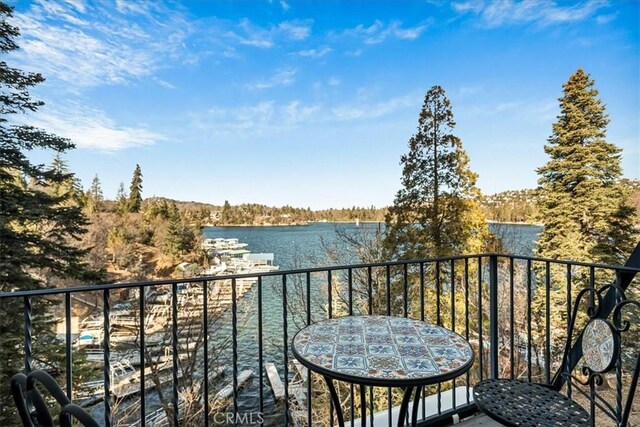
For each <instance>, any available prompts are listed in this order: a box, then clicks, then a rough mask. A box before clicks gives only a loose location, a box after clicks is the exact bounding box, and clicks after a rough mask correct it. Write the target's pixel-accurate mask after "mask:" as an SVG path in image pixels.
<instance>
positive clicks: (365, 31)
mask: <svg viewBox="0 0 640 427" xmlns="http://www.w3.org/2000/svg"><path fill="white" fill-rule="evenodd" d="M427 27H428V23H427V22H426V21H425V22H423V23H421V24H420V25H417V26H415V27H406V28H404V27H402V24H401V23H400V22H398V21H392V22H391V23H389V24H385V23H383V22H382V21H380V20H375V21H374V23H373V24H371V25H369V26H365V25H363V24H360V25H358V26H356V27H355V28H351V29H348V30H345V31H344V32H343V35H345V36H348V37H356V38H360V39H362V40H363V41H364V43H366V44H378V43H382V42H384V41H385V40H387V39H396V40H415V39H417V38H418V37H420V36H421V35H422V33H423V32H424V31H425V30H426V29H427Z"/></svg>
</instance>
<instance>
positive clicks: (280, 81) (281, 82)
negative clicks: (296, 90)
mask: <svg viewBox="0 0 640 427" xmlns="http://www.w3.org/2000/svg"><path fill="white" fill-rule="evenodd" d="M295 75H296V70H295V69H283V70H278V71H276V72H275V74H273V75H272V76H271V77H269V78H268V79H266V80H262V81H259V82H256V83H252V84H248V85H246V87H247V89H252V90H259V89H269V88H272V87H274V86H290V85H291V84H293V82H294V81H295Z"/></svg>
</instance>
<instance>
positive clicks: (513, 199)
mask: <svg viewBox="0 0 640 427" xmlns="http://www.w3.org/2000/svg"><path fill="white" fill-rule="evenodd" d="M536 198H537V195H536V190H531V189H526V190H510V191H502V192H500V193H496V194H492V195H489V196H482V199H481V200H480V206H481V208H482V211H483V212H484V214H485V216H486V217H487V219H489V220H492V221H497V222H525V223H532V222H535V220H536V216H537V213H538V208H537V205H536Z"/></svg>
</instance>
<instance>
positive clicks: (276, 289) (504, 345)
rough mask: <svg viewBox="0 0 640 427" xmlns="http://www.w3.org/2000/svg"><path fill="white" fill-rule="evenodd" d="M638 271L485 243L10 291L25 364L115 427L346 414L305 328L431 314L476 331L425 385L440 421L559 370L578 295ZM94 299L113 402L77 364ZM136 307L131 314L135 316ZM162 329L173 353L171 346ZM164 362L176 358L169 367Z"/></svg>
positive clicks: (352, 415) (430, 408) (387, 407)
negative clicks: (41, 325)
mask: <svg viewBox="0 0 640 427" xmlns="http://www.w3.org/2000/svg"><path fill="white" fill-rule="evenodd" d="M638 272H640V268H635V267H629V266H612V265H600V264H591V263H582V262H573V261H558V260H551V259H543V258H535V257H523V256H511V255H500V254H479V255H465V256H454V257H444V258H437V259H422V260H414V261H401V262H381V263H372V264H357V265H345V266H331V267H322V268H308V269H297V270H289V271H270V272H264V273H259V274H242V275H233V276H212V277H198V278H183V279H172V280H160V281H152V282H137V283H119V284H104V285H93V286H83V287H73V288H55V289H44V290H34V291H18V292H11V293H0V303H2V306H3V307H17V308H15V310H21V313H20V312H16V313H14V314H15V315H16V316H22V318H23V319H24V321H23V323H24V329H23V348H22V349H16V351H22V353H23V354H22V355H23V359H24V369H25V370H26V371H29V370H31V369H35V368H44V369H49V370H52V371H54V372H55V373H57V374H58V378H59V379H60V380H61V381H62V380H63V381H65V390H66V393H67V395H68V397H69V398H70V399H74V398H75V401H76V402H78V401H84V404H85V405H93V406H91V407H90V409H91V410H92V411H93V414H94V416H99V417H100V419H101V420H103V423H104V425H105V426H114V425H141V424H142V425H149V424H152V423H153V422H157V423H158V424H162V423H164V424H166V425H180V424H181V423H187V421H189V422H192V423H195V424H200V425H205V426H207V425H213V424H218V423H219V422H220V420H223V419H224V420H225V421H231V423H232V424H250V423H255V424H270V425H312V424H313V425H330V424H333V422H334V420H333V415H332V414H333V411H331V406H330V405H331V404H330V403H329V399H328V398H327V390H326V388H324V386H323V385H322V384H321V382H320V381H317V379H316V378H315V375H312V374H310V373H308V372H304V371H301V372H296V369H297V368H296V367H295V366H293V367H292V366H291V365H290V362H292V361H293V360H292V357H291V356H290V354H289V345H290V342H289V341H290V339H291V338H292V337H293V334H294V333H295V332H296V331H297V330H298V329H300V328H301V327H303V326H305V325H307V324H309V323H312V322H314V321H318V320H320V319H322V318H328V317H335V316H342V315H352V314H387V315H398V316H404V317H412V318H416V319H421V320H426V321H430V322H432V323H437V324H439V325H442V326H445V327H448V328H450V329H452V330H455V331H457V332H458V333H460V334H461V335H462V336H464V337H465V338H466V339H467V340H468V341H469V342H470V343H471V344H472V347H473V349H474V351H475V352H476V362H475V364H474V366H473V367H472V369H471V370H470V371H469V372H468V373H467V374H466V375H464V376H463V377H461V378H457V379H455V380H451V381H448V382H446V383H442V384H438V385H437V386H433V387H426V388H425V390H423V393H422V397H421V402H420V404H421V417H422V423H424V424H429V423H436V422H443V421H446V420H447V419H451V418H452V417H453V416H456V415H461V414H462V415H464V414H468V413H471V412H474V411H475V405H474V404H473V401H472V399H471V393H470V390H471V388H472V387H473V385H474V384H475V383H476V382H477V381H479V380H481V379H483V378H488V377H491V378H497V377H510V378H523V379H527V380H529V381H538V382H546V383H549V382H551V381H552V380H553V376H552V373H553V372H555V371H556V370H557V368H558V364H559V363H560V359H561V357H562V354H561V353H562V350H563V347H562V346H561V345H558V342H561V341H562V339H563V338H566V333H567V327H568V324H569V320H570V319H568V316H569V314H568V313H570V312H571V301H572V295H573V294H574V293H575V292H577V291H578V290H579V288H580V287H583V286H587V285H591V284H593V283H595V282H596V281H609V282H615V283H618V284H624V285H625V286H629V285H630V284H631V287H632V288H633V287H634V286H635V288H637V285H635V283H632V282H633V280H635V279H634V277H635V275H636V273H638ZM623 282H624V283H623ZM96 294H98V295H99V297H97V298H96ZM39 299H43V300H47V301H49V302H57V303H58V306H57V308H54V309H53V310H54V313H55V314H56V315H57V316H58V317H59V318H60V319H64V332H63V333H62V334H61V335H62V336H61V340H60V342H59V345H60V351H61V352H63V353H64V354H65V358H64V363H62V364H57V365H56V364H55V363H54V362H48V361H47V360H46V358H45V357H44V356H45V355H44V354H41V352H40V349H39V348H38V339H37V338H36V337H37V336H38V335H39V331H34V326H35V324H36V322H35V319H36V318H37V317H38V316H44V315H45V314H47V313H45V312H44V311H42V312H38V310H37V309H36V308H35V305H34V302H36V301H38V300H39ZM136 300H137V301H136ZM121 301H126V302H128V305H126V308H125V309H124V310H122V309H121V308H117V309H116V305H115V304H117V303H120V302H121ZM8 302H13V303H12V304H5V303H8ZM16 302H18V303H19V302H21V304H17V303H16ZM136 303H137V304H136ZM38 307H42V305H38ZM60 307H62V308H60ZM42 310H44V309H42ZM47 310H49V312H48V313H50V312H51V308H48V309H47ZM81 311H82V312H83V315H93V316H94V317H93V320H94V323H93V325H95V324H100V326H99V327H98V328H97V330H99V331H100V332H101V336H100V334H97V335H98V340H97V341H94V342H93V344H92V345H93V346H97V347H99V348H100V350H101V351H102V352H103V354H104V355H103V359H102V366H101V368H100V369H101V373H102V391H101V394H102V396H103V398H102V403H96V402H97V401H98V400H99V399H96V398H95V397H96V395H98V394H100V393H99V392H96V391H95V390H93V393H94V396H93V397H94V398H93V399H89V398H88V397H91V396H87V395H83V394H82V392H83V385H82V384H80V382H81V381H80V378H79V375H78V373H77V372H76V371H80V370H81V369H84V368H80V367H79V366H80V365H78V364H76V363H74V360H75V361H83V360H84V356H83V354H84V351H83V350H82V348H81V347H82V345H81V340H80V339H79V338H76V339H75V340H74V332H73V328H72V319H73V317H76V316H78V315H79V313H80V312H81ZM99 313H101V316H100V315H99ZM74 314H76V316H74ZM124 318H126V319H127V320H126V322H128V323H127V324H128V326H127V327H123V326H122V325H123V324H125V323H126V322H125V321H124V320H123V319H124ZM87 324H88V323H87ZM81 328H82V325H80V326H79V329H78V331H77V332H82V330H81ZM116 329H117V330H119V331H121V332H122V331H124V332H126V334H129V336H128V338H127V336H126V334H125V339H128V340H129V341H127V345H123V344H122V343H121V342H120V341H118V342H116V341H115V339H114V337H115V336H116V332H115V331H116ZM94 332H95V330H94ZM118 336H121V334H120V335H118ZM158 340H159V341H158ZM158 342H160V344H159V346H160V347H161V349H162V350H164V352H165V353H164V354H159V353H158V351H157V348H158ZM123 349H124V350H126V351H128V352H129V353H127V354H129V355H131V354H132V353H131V350H132V349H133V352H134V353H136V354H137V356H136V357H138V358H139V366H140V367H139V369H138V370H137V371H136V372H137V374H135V380H133V384H137V387H133V389H134V390H133V392H132V387H131V381H129V383H130V384H129V386H126V385H122V384H121V383H119V382H118V381H114V378H115V377H114V375H115V374H114V372H112V364H113V360H114V355H115V354H116V353H121V352H122V351H124V350H123ZM576 351H579V350H576ZM160 353H161V352H160ZM169 353H170V355H169ZM36 355H38V357H36ZM40 356H42V357H40ZM572 360H577V359H575V358H574V359H572ZM269 362H271V363H274V365H275V366H276V369H277V370H278V371H279V378H280V380H281V381H282V385H283V391H282V393H283V394H284V396H283V397H280V396H278V395H277V393H278V391H277V390H275V389H274V390H273V392H272V389H271V388H270V385H272V384H271V381H270V380H269V378H270V376H269V375H265V374H268V372H266V371H265V368H264V366H265V363H269ZM81 365H82V366H84V364H81ZM161 366H162V367H165V366H168V367H169V368H168V369H170V370H171V375H170V376H169V377H168V378H167V376H163V374H162V371H161V369H160V367H161ZM222 368H224V372H223V374H226V377H224V378H225V379H226V383H230V385H231V393H228V394H227V395H223V394H220V391H221V389H223V386H224V384H225V381H224V380H223V381H221V380H220V378H221V377H220V376H219V374H220V372H221V370H222ZM248 369H251V370H252V371H253V376H254V381H253V382H252V383H251V385H248V386H246V388H245V389H244V390H242V389H241V386H242V384H240V383H239V375H240V374H241V371H245V370H248ZM82 372H83V377H84V379H86V375H87V374H86V373H85V371H82ZM5 374H7V375H10V374H11V373H9V372H7V373H5ZM94 374H95V372H94ZM89 375H91V374H89ZM98 375H99V374H98ZM296 375H297V378H298V380H297V381H296ZM229 376H230V377H231V378H229ZM300 376H304V377H305V378H300ZM214 377H215V378H214ZM256 379H257V381H256ZM2 381H8V378H2ZM616 381H618V382H621V381H623V378H621V377H618V378H616ZM275 382H276V383H277V380H276V381H275ZM185 383H189V384H188V385H185ZM127 387H128V388H127ZM274 387H276V388H277V384H275V385H274ZM617 387H618V388H619V387H622V385H621V384H619V385H617ZM152 389H153V391H151V390H152ZM338 392H339V393H340V394H341V396H344V399H343V401H345V402H347V403H346V404H345V408H343V409H344V412H345V416H346V419H347V421H348V422H349V423H350V425H355V424H358V423H359V422H358V421H357V420H358V418H359V417H360V413H359V409H358V408H360V405H359V403H358V402H359V401H358V399H362V398H363V397H364V396H361V395H360V393H354V389H353V386H349V385H342V386H340V387H339V388H338ZM127 393H128V394H127ZM125 397H126V398H125ZM367 400H368V406H369V407H368V408H367V415H366V416H368V418H369V422H370V423H371V425H372V424H373V421H374V419H375V420H378V421H377V423H376V425H380V422H381V421H380V419H382V418H386V420H387V421H382V422H384V423H385V425H386V424H388V425H391V424H392V423H393V424H395V421H393V420H392V416H393V408H394V407H395V406H398V405H399V394H397V393H396V392H394V391H393V390H387V391H386V392H385V391H384V390H378V389H373V388H370V389H369V390H368V396H367ZM155 408H160V409H159V411H158V410H154V409H155ZM591 410H592V411H595V410H597V409H596V408H593V407H592V408H591ZM158 414H160V415H158ZM221 414H222V416H221ZM594 415H595V414H594ZM141 420H143V422H141ZM153 420H155V421H153Z"/></svg>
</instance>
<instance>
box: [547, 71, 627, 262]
mask: <svg viewBox="0 0 640 427" xmlns="http://www.w3.org/2000/svg"><path fill="white" fill-rule="evenodd" d="M559 101H560V115H559V116H558V117H557V121H556V122H555V123H554V124H553V133H552V135H551V136H550V137H549V138H548V145H546V146H545V152H546V153H547V154H548V155H549V157H550V159H549V161H548V162H547V164H545V165H544V166H543V167H541V168H539V169H538V174H539V175H540V178H539V181H538V183H539V198H538V207H539V218H540V220H541V221H543V222H544V223H545V228H544V230H543V231H542V233H541V234H540V238H539V240H538V244H537V249H536V252H537V254H538V255H539V256H543V257H549V258H569V259H573V260H578V261H589V262H599V263H609V264H620V263H624V260H625V259H626V257H627V256H628V255H629V253H630V252H631V250H632V248H633V246H634V245H635V242H636V239H637V233H636V232H635V231H634V229H633V220H634V215H635V213H634V209H633V208H632V207H631V206H630V205H629V204H628V200H629V195H628V192H627V190H626V189H625V188H624V187H623V185H621V183H620V179H621V175H622V169H621V166H620V155H621V150H620V148H618V147H617V146H616V145H614V144H612V143H610V142H607V140H606V132H607V124H608V123H609V118H608V116H607V114H606V112H605V106H604V104H603V103H602V101H601V100H600V99H599V98H598V90H597V89H595V82H594V81H593V80H592V79H591V78H590V76H589V75H588V74H587V73H585V72H584V71H583V70H582V69H578V70H577V71H576V72H575V73H573V74H572V75H571V77H569V80H568V81H567V82H566V83H565V84H564V85H563V96H562V97H561V98H559Z"/></svg>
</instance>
